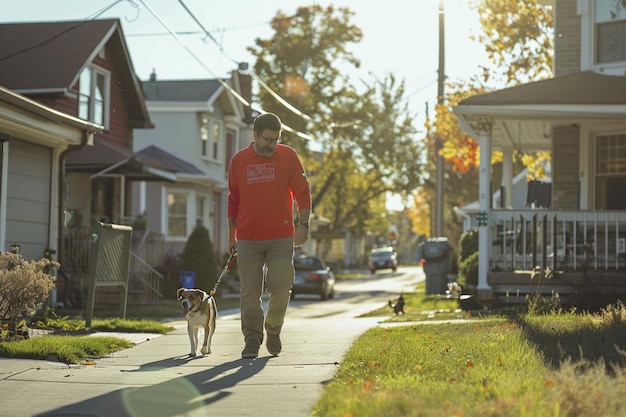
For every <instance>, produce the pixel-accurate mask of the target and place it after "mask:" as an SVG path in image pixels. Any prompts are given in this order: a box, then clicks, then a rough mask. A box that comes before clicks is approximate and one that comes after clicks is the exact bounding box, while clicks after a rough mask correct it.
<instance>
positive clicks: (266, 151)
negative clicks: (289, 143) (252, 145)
mask: <svg viewBox="0 0 626 417" xmlns="http://www.w3.org/2000/svg"><path fill="white" fill-rule="evenodd" d="M275 150H276V149H275V148H270V147H269V146H259V144H258V143H257V146H256V151H257V153H258V154H259V155H263V156H272V155H274V151H275Z"/></svg>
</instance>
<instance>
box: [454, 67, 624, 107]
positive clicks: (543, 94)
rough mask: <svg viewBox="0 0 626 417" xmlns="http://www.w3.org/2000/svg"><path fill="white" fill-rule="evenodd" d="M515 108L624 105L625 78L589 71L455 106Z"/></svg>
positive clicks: (503, 91) (482, 97)
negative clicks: (530, 106) (531, 106)
mask: <svg viewBox="0 0 626 417" xmlns="http://www.w3.org/2000/svg"><path fill="white" fill-rule="evenodd" d="M516 104H517V105H520V104H609V105H614V104H617V105H619V104H626V77H624V76H614V75H604V74H599V73H596V72H593V71H584V72H577V73H574V74H568V75H563V76H561V77H556V78H551V79H548V80H542V81H535V82H531V83H528V84H522V85H519V86H516V87H510V88H505V89H502V90H498V91H493V92H490V93H485V94H479V95H475V96H472V97H469V98H466V99H464V100H462V101H461V102H460V103H459V105H482V106H489V105H497V106H502V105H516Z"/></svg>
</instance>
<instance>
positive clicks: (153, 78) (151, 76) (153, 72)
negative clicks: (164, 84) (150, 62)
mask: <svg viewBox="0 0 626 417" xmlns="http://www.w3.org/2000/svg"><path fill="white" fill-rule="evenodd" d="M150 81H156V70H155V69H154V68H152V72H151V73H150Z"/></svg>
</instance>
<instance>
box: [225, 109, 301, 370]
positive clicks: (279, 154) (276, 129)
mask: <svg viewBox="0 0 626 417" xmlns="http://www.w3.org/2000/svg"><path fill="white" fill-rule="evenodd" d="M281 133H282V123H281V121H280V118H279V117H278V116H277V115H275V114H273V113H264V114H261V115H259V116H257V117H256V119H255V120H254V127H253V132H252V136H253V139H254V141H253V142H252V143H251V144H250V145H249V146H248V147H247V148H244V149H242V150H241V151H239V152H237V153H236V154H235V155H234V156H233V158H232V159H231V161H230V166H229V169H228V250H229V252H230V253H234V252H235V251H236V252H237V267H238V269H239V279H240V282H241V295H240V305H241V330H242V333H243V337H244V342H245V347H244V349H243V351H242V352H241V357H242V358H256V357H257V356H258V354H259V347H260V346H261V344H262V343H263V334H264V332H263V330H264V328H265V333H266V334H267V341H266V347H267V350H268V352H269V353H270V354H271V355H273V356H277V355H278V354H279V353H280V351H281V350H282V343H281V340H280V331H281V329H282V326H283V322H284V318H285V313H286V311H287V306H288V305H289V298H290V295H291V286H292V284H293V279H294V268H293V255H294V247H296V246H302V245H303V244H304V243H305V242H306V241H307V239H308V234H309V216H310V214H311V188H310V186H309V181H308V179H307V176H306V172H305V171H304V167H303V166H302V163H301V162H300V159H299V157H298V154H297V153H296V151H295V150H294V149H293V148H291V147H289V146H286V145H283V144H281V143H279V142H280V137H281ZM294 200H295V202H296V204H297V208H298V219H297V220H296V221H295V224H294V219H293V201H294ZM264 290H265V291H266V292H268V293H269V294H270V298H269V302H268V306H267V312H264V310H263V306H262V302H261V295H262V294H263V291H264Z"/></svg>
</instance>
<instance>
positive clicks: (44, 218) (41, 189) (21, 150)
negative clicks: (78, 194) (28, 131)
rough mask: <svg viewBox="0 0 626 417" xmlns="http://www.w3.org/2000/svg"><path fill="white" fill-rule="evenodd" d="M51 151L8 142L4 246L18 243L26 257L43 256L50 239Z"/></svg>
mask: <svg viewBox="0 0 626 417" xmlns="http://www.w3.org/2000/svg"><path fill="white" fill-rule="evenodd" d="M52 179H53V174H52V151H51V149H50V148H46V147H43V146H39V145H34V144H30V143H27V142H23V141H20V140H18V139H13V140H11V142H10V143H9V164H8V180H7V216H6V242H5V247H6V248H9V247H10V246H11V245H19V246H20V253H21V254H22V256H23V257H24V258H25V259H41V258H42V257H43V253H44V250H45V249H46V247H48V242H49V239H50V231H49V230H50V213H51V190H52Z"/></svg>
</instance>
